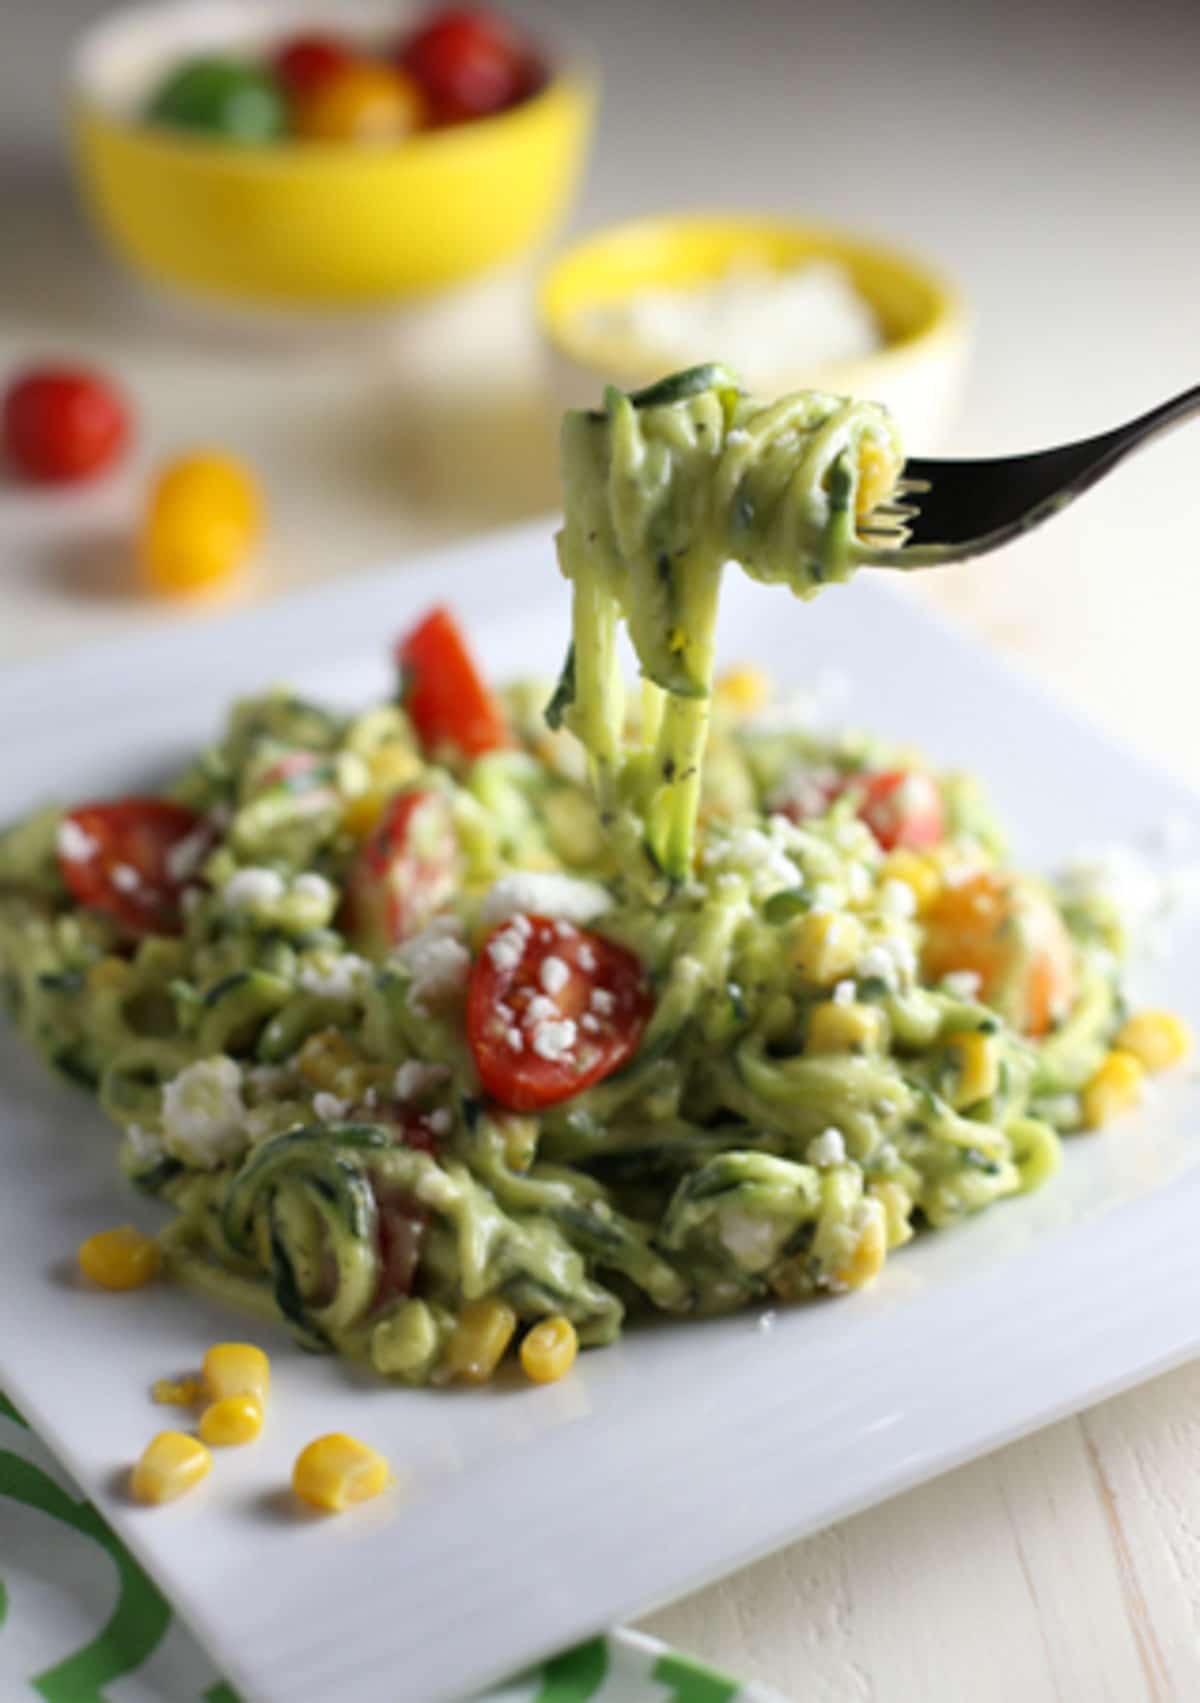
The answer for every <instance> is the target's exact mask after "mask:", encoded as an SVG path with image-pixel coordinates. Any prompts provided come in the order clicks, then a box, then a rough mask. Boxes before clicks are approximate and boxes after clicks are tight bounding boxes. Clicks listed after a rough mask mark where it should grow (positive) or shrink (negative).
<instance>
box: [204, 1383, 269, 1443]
mask: <svg viewBox="0 0 1200 1703" xmlns="http://www.w3.org/2000/svg"><path fill="white" fill-rule="evenodd" d="M262 1424H263V1409H262V1402H261V1401H259V1399H258V1397H257V1396H249V1395H247V1396H222V1397H221V1399H220V1401H214V1402H210V1403H209V1405H208V1406H207V1407H206V1408H205V1409H204V1412H203V1413H202V1414H201V1415H200V1435H201V1437H202V1438H203V1439H204V1441H205V1442H206V1443H207V1444H208V1445H209V1447H210V1448H218V1449H227V1448H232V1447H234V1446H235V1445H236V1444H238V1443H252V1442H253V1441H254V1439H255V1438H256V1437H257V1436H258V1434H259V1432H260V1431H261V1430H262Z"/></svg>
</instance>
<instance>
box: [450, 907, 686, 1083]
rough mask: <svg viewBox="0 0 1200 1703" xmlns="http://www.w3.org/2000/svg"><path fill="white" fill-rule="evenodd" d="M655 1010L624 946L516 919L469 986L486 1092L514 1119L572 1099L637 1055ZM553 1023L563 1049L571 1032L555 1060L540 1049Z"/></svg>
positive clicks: (471, 1028)
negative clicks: (515, 1039)
mask: <svg viewBox="0 0 1200 1703" xmlns="http://www.w3.org/2000/svg"><path fill="white" fill-rule="evenodd" d="M518 954H519V956H518ZM551 961H556V962H557V964H558V966H559V969H558V970H557V972H556V973H555V974H554V975H551V974H549V973H548V971H547V965H548V964H549V963H550V962H551ZM551 989H553V990H554V991H553V992H552V991H551ZM535 1001H540V1002H542V1006H544V1007H545V1008H546V1009H545V1010H544V1011H541V1008H540V1007H539V1006H537V1005H535V1003H534V1002H535ZM653 1003H654V1002H653V998H652V995H651V992H650V987H649V984H648V982H647V980H646V977H645V974H644V972H643V970H642V966H641V964H640V963H639V962H638V960H637V959H636V958H635V957H634V956H633V954H632V952H627V951H626V950H625V948H624V947H623V946H618V945H617V944H616V943H615V942H614V941H611V940H606V939H605V938H604V937H603V935H599V934H593V933H591V932H590V931H588V930H586V929H579V928H573V927H571V926H570V925H568V924H560V923H558V922H556V921H555V920H554V919H553V918H552V917H541V916H525V915H523V916H518V917H515V918H510V919H509V921H508V922H505V923H502V924H501V925H500V927H499V928H497V929H495V930H493V932H492V934H491V935H490V936H489V937H488V939H487V940H486V941H485V942H484V945H483V948H482V950H481V951H480V953H479V956H478V957H477V958H476V960H475V962H474V964H473V965H472V967H471V975H470V980H469V981H468V984H467V1041H468V1043H469V1045H470V1048H471V1053H472V1056H473V1057H474V1060H475V1066H476V1069H477V1070H478V1072H479V1079H480V1081H481V1082H482V1084H483V1087H484V1090H485V1091H486V1093H488V1094H489V1095H490V1096H491V1098H492V1099H493V1100H495V1101H497V1102H498V1103H499V1104H500V1105H502V1106H507V1107H508V1108H509V1110H510V1111H514V1112H533V1111H538V1110H540V1109H541V1108H542V1107H543V1106H554V1105H557V1104H558V1103H559V1102H560V1101H562V1100H569V1099H570V1098H571V1097H572V1095H574V1094H579V1093H581V1092H582V1091H583V1090H584V1089H585V1088H590V1087H591V1086H592V1084H593V1083H595V1082H600V1081H602V1080H603V1078H604V1077H606V1076H611V1075H612V1073H613V1071H615V1070H619V1069H620V1067H621V1066H622V1065H623V1064H625V1063H627V1061H628V1060H629V1059H631V1058H632V1057H633V1055H634V1053H636V1051H637V1049H638V1046H639V1044H640V1042H641V1038H642V1032H643V1030H644V1029H645V1027H646V1024H647V1022H648V1021H649V1018H650V1013H651V1010H652V1009H653ZM539 1012H540V1015H539ZM546 1019H548V1020H549V1022H550V1023H551V1024H553V1025H554V1027H555V1028H556V1029H557V1030H558V1031H559V1039H560V1041H561V1040H562V1035H561V1031H562V1029H563V1027H564V1025H567V1024H569V1031H570V1040H569V1042H567V1043H566V1044H565V1045H562V1046H560V1047H556V1048H555V1049H554V1050H553V1052H552V1055H551V1056H549V1057H547V1056H546V1050H544V1049H539V1045H538V1030H539V1027H540V1026H542V1024H543V1022H544V1021H545V1020H546ZM543 1034H544V1029H543ZM514 1036H516V1037H518V1038H519V1041H520V1045H519V1046H514V1045H513V1044H512V1043H513V1037H514Z"/></svg>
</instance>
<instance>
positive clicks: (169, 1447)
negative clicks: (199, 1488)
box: [129, 1431, 212, 1507]
mask: <svg viewBox="0 0 1200 1703" xmlns="http://www.w3.org/2000/svg"><path fill="white" fill-rule="evenodd" d="M211 1466H212V1456H211V1455H210V1454H209V1452H208V1450H207V1449H206V1448H205V1447H204V1444H203V1443H198V1442H197V1441H196V1439H195V1438H194V1437H188V1436H187V1435H185V1433H184V1432H182V1431H160V1432H159V1433H158V1436H157V1437H152V1438H151V1440H150V1441H149V1442H148V1443H147V1444H146V1447H145V1449H144V1450H143V1451H142V1458H141V1460H139V1461H138V1463H137V1465H136V1466H135V1467H134V1469H133V1471H132V1473H131V1474H130V1477H129V1488H130V1490H131V1491H132V1493H133V1496H134V1497H135V1499H136V1500H137V1501H139V1502H146V1503H148V1504H150V1505H151V1506H155V1507H156V1506H158V1505H159V1504H161V1503H163V1502H174V1500H175V1498H176V1497H177V1496H182V1495H183V1494H184V1493H185V1492H186V1491H188V1490H191V1489H192V1488H193V1486H195V1485H197V1484H199V1482H200V1480H201V1479H202V1478H207V1476H208V1472H209V1469H210V1467H211Z"/></svg>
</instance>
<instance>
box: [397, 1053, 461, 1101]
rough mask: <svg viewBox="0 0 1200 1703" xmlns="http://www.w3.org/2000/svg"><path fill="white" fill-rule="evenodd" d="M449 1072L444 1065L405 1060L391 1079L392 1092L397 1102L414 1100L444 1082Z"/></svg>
mask: <svg viewBox="0 0 1200 1703" xmlns="http://www.w3.org/2000/svg"><path fill="white" fill-rule="evenodd" d="M449 1075H450V1070H449V1067H448V1066H447V1065H444V1064H426V1063H425V1061H424V1060H423V1059H419V1058H410V1059H406V1060H405V1061H404V1063H403V1064H402V1065H399V1066H398V1067H397V1070H396V1074H395V1076H394V1077H393V1078H392V1092H393V1093H394V1094H395V1096H396V1098H397V1100H405V1101H407V1100H416V1099H419V1098H420V1096H421V1095H422V1094H425V1093H428V1091H429V1090H430V1089H431V1088H436V1087H437V1086H438V1085H439V1083H442V1082H445V1080H446V1078H447V1077H448V1076H449Z"/></svg>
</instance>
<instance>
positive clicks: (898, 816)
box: [847, 769, 946, 851]
mask: <svg viewBox="0 0 1200 1703" xmlns="http://www.w3.org/2000/svg"><path fill="white" fill-rule="evenodd" d="M859 786H861V787H862V790H863V796H862V801H861V803H860V804H859V807H858V814H859V816H860V817H861V818H862V820H863V821H864V822H865V823H866V824H867V827H868V828H870V830H871V832H872V833H873V834H874V836H875V838H876V839H877V840H878V841H879V844H880V845H881V846H882V847H883V849H884V851H896V850H897V849H898V848H899V847H900V846H904V847H905V848H906V849H908V850H910V851H923V850H926V849H927V848H928V847H929V846H936V845H937V844H939V842H940V841H941V839H942V837H943V835H944V834H945V827H946V824H945V813H944V811H943V809H942V795H941V793H940V792H939V791H938V785H937V782H936V781H935V780H934V779H933V778H932V776H930V775H927V774H924V773H923V772H922V771H921V770H920V769H886V770H883V771H882V772H881V773H878V774H870V775H859V776H854V777H853V778H852V779H851V780H850V782H849V783H848V787H847V790H849V788H850V787H859Z"/></svg>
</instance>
